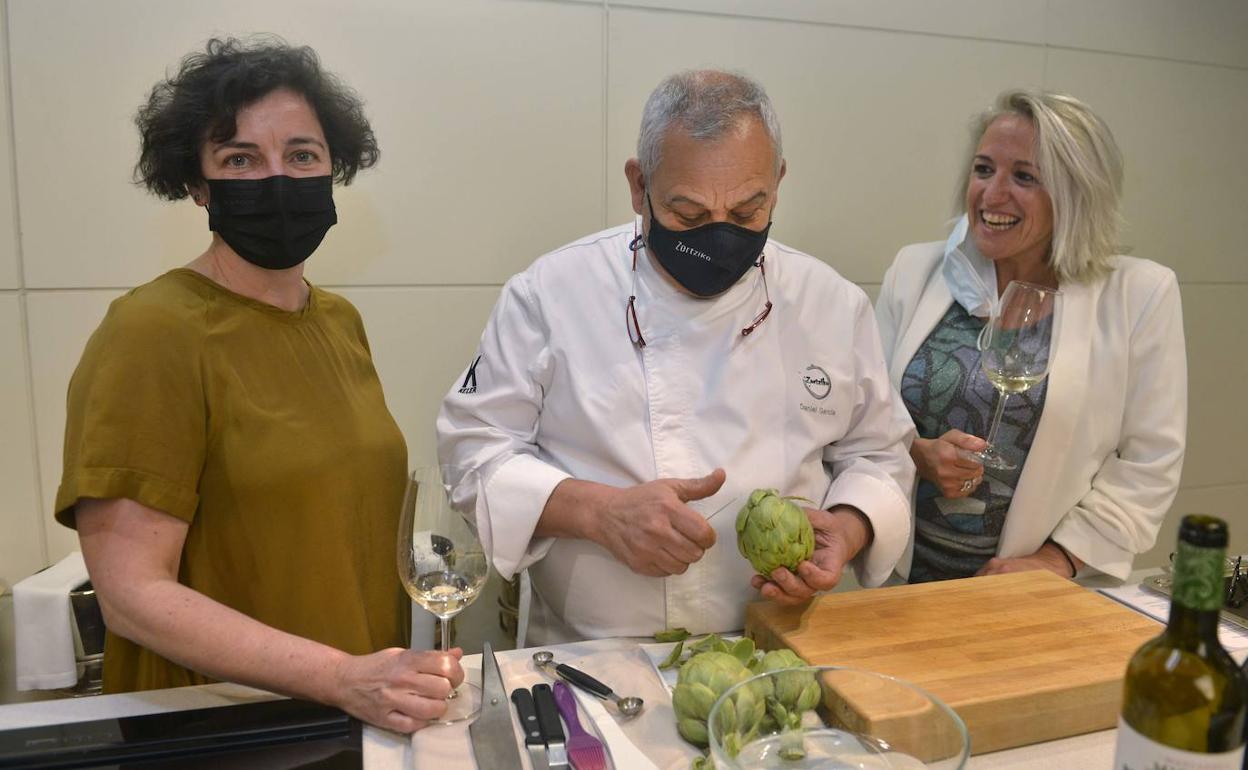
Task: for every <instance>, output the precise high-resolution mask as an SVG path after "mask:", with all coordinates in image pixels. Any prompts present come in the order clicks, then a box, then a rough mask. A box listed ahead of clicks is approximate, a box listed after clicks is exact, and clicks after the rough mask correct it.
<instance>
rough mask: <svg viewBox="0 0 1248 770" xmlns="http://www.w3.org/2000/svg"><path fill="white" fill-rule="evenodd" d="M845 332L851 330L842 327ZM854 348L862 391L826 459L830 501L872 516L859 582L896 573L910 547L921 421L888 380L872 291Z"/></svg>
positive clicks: (873, 582)
mask: <svg viewBox="0 0 1248 770" xmlns="http://www.w3.org/2000/svg"><path fill="white" fill-rule="evenodd" d="M838 331H839V332H840V333H841V334H844V330H838ZM852 344H853V350H852V355H850V356H848V357H847V365H849V366H853V367H854V368H855V370H856V381H857V386H858V393H857V399H856V403H855V404H854V411H853V415H852V417H851V418H850V421H849V425H848V427H847V429H846V432H845V435H843V436H842V437H841V438H840V439H839V440H837V441H835V442H833V443H832V444H829V445H828V446H827V447H826V448H825V449H824V452H823V460H824V462H825V463H826V464H827V465H828V466H829V468H830V470H831V472H832V484H831V486H830V487H829V488H828V493H827V496H826V497H825V498H824V501H823V507H824V508H831V507H832V506H835V505H852V506H853V507H855V508H857V509H858V510H860V511H862V512H863V513H864V514H865V515H866V517H867V518H868V519H869V520H870V522H871V528H872V530H873V531H874V537H873V539H872V541H871V545H869V546H868V547H867V548H865V549H863V551H862V553H860V554H858V556H857V557H856V558H855V559H854V562H853V566H854V571H855V573H856V574H857V576H858V582H859V583H860V584H861V585H864V586H878V585H880V584H882V583H883V582H884V581H885V580H887V579H888V577H889V575H891V574H892V572H893V568H894V567H895V566H896V565H897V561H898V560H899V559H900V558H901V555H902V553H903V552H904V551H905V549H906V543H907V542H908V541H909V539H910V529H911V527H913V526H914V517H913V516H912V514H911V509H910V494H909V492H910V489H911V487H912V485H913V484H914V461H913V460H911V459H910V443H911V442H912V441H913V440H914V434H915V430H914V423H913V421H912V420H911V419H910V415H909V413H907V412H906V410H905V407H904V406H903V405H902V403H901V399H900V398H899V397H898V396H897V394H896V391H894V390H893V387H892V385H891V384H890V383H889V381H888V369H887V367H886V366H885V364H884V355H883V353H882V352H881V348H880V335H879V331H878V329H877V327H876V322H875V317H874V315H873V314H872V311H871V306H870V304H869V303H868V302H867V300H866V297H865V295H864V296H862V297H861V301H860V303H859V307H858V308H857V312H856V314H855V317H854V325H853V337H852Z"/></svg>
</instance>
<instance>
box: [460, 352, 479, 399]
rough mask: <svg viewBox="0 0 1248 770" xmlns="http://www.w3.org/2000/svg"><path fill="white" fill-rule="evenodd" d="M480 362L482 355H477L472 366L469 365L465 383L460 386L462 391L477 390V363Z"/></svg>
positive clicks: (474, 391) (471, 391)
mask: <svg viewBox="0 0 1248 770" xmlns="http://www.w3.org/2000/svg"><path fill="white" fill-rule="evenodd" d="M479 363H481V356H477V358H476V360H475V361H473V362H472V366H470V367H468V373H467V374H465V375H464V384H463V385H460V386H459V392H460V393H476V392H477V364H479Z"/></svg>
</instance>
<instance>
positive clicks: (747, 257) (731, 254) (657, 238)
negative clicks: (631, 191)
mask: <svg viewBox="0 0 1248 770" xmlns="http://www.w3.org/2000/svg"><path fill="white" fill-rule="evenodd" d="M646 205H647V206H649V207H650V232H649V234H647V235H646V245H647V246H649V247H650V253H652V254H654V257H655V259H657V260H658V261H659V264H660V265H662V266H663V269H664V270H666V271H667V272H668V275H670V276H672V278H674V279H676V282H677V283H679V284H680V285H681V286H683V287H685V288H686V289H688V290H689V291H690V292H691V293H692V294H694V295H696V296H699V297H713V296H715V295H716V294H721V293H723V292H725V291H727V290H728V289H730V288H732V285H733V284H734V283H736V282H737V281H739V280H741V276H743V275H745V273H746V271H747V270H749V269H750V266H752V265H753V264H754V263H755V261H757V260H758V255H759V254H762V253H763V247H764V246H766V245H767V232H768V231H769V230H771V222H768V223H767V226H766V227H764V228H763V229H762V230H750V229H748V228H745V227H741V226H740V225H734V224H732V223H731V222H710V223H708V224H705V225H700V226H698V227H695V228H693V229H691V230H669V229H667V228H666V227H664V226H663V224H662V223H661V222H659V218H658V217H656V216H655V215H654V204H653V203H651V202H650V193H648V192H647V193H646Z"/></svg>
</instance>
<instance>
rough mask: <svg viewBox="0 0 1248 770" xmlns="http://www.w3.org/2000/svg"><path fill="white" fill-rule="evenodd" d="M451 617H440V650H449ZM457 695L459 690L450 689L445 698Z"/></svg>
mask: <svg viewBox="0 0 1248 770" xmlns="http://www.w3.org/2000/svg"><path fill="white" fill-rule="evenodd" d="M453 617H455V616H454V615H451V616H449V617H445V618H441V619H440V620H441V622H440V623H438V625H439V626H442V652H450V651H451V618H453ZM457 695H459V692H458V691H456V690H454V689H452V690H451V694H450V695H448V696H446V699H447V700H450V699H451V698H454V697H456V696H457Z"/></svg>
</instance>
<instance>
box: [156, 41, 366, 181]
mask: <svg viewBox="0 0 1248 770" xmlns="http://www.w3.org/2000/svg"><path fill="white" fill-rule="evenodd" d="M279 88H288V89H290V90H292V91H294V92H296V93H298V94H302V95H303V97H304V98H305V99H307V100H308V103H309V104H310V105H311V106H312V110H313V111H314V112H315V113H316V116H317V118H318V119H319V120H320V122H321V130H323V131H324V132H325V140H326V142H328V144H329V154H330V159H331V161H332V164H333V177H334V181H336V182H341V183H342V184H344V185H345V184H350V183H351V180H352V178H354V177H355V173H356V172H357V171H359V170H360V169H362V168H370V167H371V166H373V165H374V164H375V163H376V162H377V159H378V157H379V156H380V155H381V150H379V149H378V147H377V138H376V137H375V136H373V129H372V127H371V126H369V124H368V119H367V118H365V117H364V105H363V102H361V101H360V98H359V97H358V96H357V95H356V94H355V92H354V91H352V90H351V89H350V88H348V87H347V86H346V85H344V84H343V83H342V82H341V81H340V80H339V79H338V78H336V77H335V76H334V75H332V74H331V73H329V72H325V71H324V70H322V69H321V64H320V60H319V59H318V58H317V55H316V52H315V51H313V50H312V49H311V48H308V47H307V46H298V47H296V46H291V45H289V44H287V43H286V42H285V41H284V40H282V39H280V38H277V37H272V36H264V37H259V38H251V39H249V40H246V41H244V40H238V39H235V38H225V39H217V38H214V39H212V40H209V41H208V45H207V46H206V49H205V52H204V53H198V52H197V53H193V54H190V55H188V56H187V57H186V58H184V59H182V63H181V66H180V67H179V69H178V72H177V74H175V75H174V76H172V77H169V78H166V79H165V80H162V81H161V82H159V83H157V84H156V85H155V86H154V87H153V88H152V92H151V94H150V95H149V96H148V99H147V103H146V104H144V105H143V106H142V107H140V108H139V112H138V114H137V115H136V116H135V118H134V122H135V124H136V125H137V126H138V127H139V136H140V140H141V143H140V151H139V162H138V163H137V164H136V165H135V168H134V178H135V182H136V183H137V184H142V185H144V186H146V187H147V189H148V191H149V192H151V193H153V194H154V195H158V196H160V197H161V198H165V199H168V200H180V199H182V198H185V197H186V196H187V195H188V189H187V188H188V186H189V185H193V184H197V183H199V182H202V181H203V179H204V177H203V172H202V170H201V168H200V159H199V152H200V148H201V146H202V145H203V143H204V142H205V141H208V140H212V141H214V142H224V141H227V140H228V139H230V138H231V137H233V136H234V134H235V133H236V132H237V131H238V125H237V122H236V116H237V115H238V111H239V110H240V109H241V108H243V107H246V106H247V105H249V104H253V103H254V102H256V101H257V100H259V99H262V98H263V97H265V96H267V95H268V94H269V93H271V92H272V91H274V90H276V89H279Z"/></svg>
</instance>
